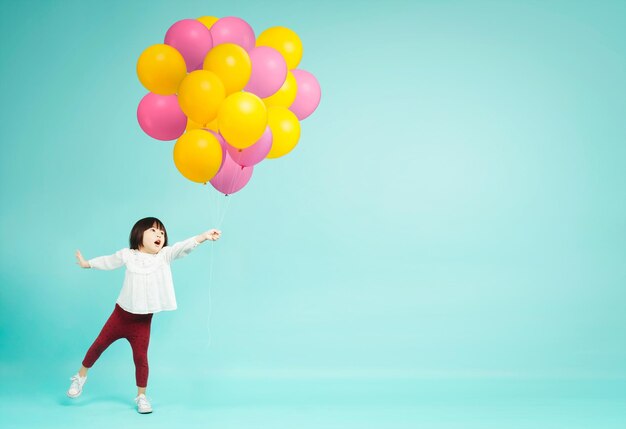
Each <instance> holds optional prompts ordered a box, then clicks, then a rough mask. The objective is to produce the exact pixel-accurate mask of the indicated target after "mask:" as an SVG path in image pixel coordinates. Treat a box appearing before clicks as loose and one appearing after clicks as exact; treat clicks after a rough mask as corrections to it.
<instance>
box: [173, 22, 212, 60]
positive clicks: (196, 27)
mask: <svg viewBox="0 0 626 429" xmlns="http://www.w3.org/2000/svg"><path fill="white" fill-rule="evenodd" d="M165 44H166V45H170V46H172V47H173V48H176V50H178V52H180V53H181V55H182V56H183V58H184V59H185V64H187V72H192V71H194V70H199V69H201V68H202V63H203V62H204V57H205V56H206V54H207V52H209V51H210V50H211V48H212V47H213V36H211V32H210V31H209V29H208V28H206V26H205V25H204V24H203V23H201V22H200V21H196V20H195V19H183V20H182V21H178V22H176V23H175V24H174V25H172V26H171V27H170V29H169V30H167V33H165Z"/></svg>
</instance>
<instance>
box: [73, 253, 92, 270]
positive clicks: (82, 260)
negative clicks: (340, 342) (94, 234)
mask: <svg viewBox="0 0 626 429" xmlns="http://www.w3.org/2000/svg"><path fill="white" fill-rule="evenodd" d="M76 259H77V261H76V263H77V264H78V265H80V266H81V267H83V268H91V266H90V265H89V262H87V261H85V258H83V255H82V254H81V253H80V250H77V251H76Z"/></svg>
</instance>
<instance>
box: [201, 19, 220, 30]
mask: <svg viewBox="0 0 626 429" xmlns="http://www.w3.org/2000/svg"><path fill="white" fill-rule="evenodd" d="M218 19H219V18H217V17H215V16H201V17H200V18H198V21H200V22H201V23H203V24H204V26H205V27H206V28H208V29H209V30H210V29H211V27H212V26H213V24H215V21H217V20H218Z"/></svg>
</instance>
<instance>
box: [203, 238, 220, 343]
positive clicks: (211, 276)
mask: <svg viewBox="0 0 626 429" xmlns="http://www.w3.org/2000/svg"><path fill="white" fill-rule="evenodd" d="M216 248H217V247H216V246H215V242H214V241H212V242H211V262H210V263H209V287H208V292H209V309H208V314H207V319H206V328H207V343H206V347H205V349H208V348H209V347H211V313H212V310H213V308H212V307H213V299H212V298H211V287H212V286H213V265H214V259H215V258H214V255H213V254H214V253H215V249H216Z"/></svg>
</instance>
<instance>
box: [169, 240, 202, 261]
mask: <svg viewBox="0 0 626 429" xmlns="http://www.w3.org/2000/svg"><path fill="white" fill-rule="evenodd" d="M198 244H200V243H198V242H197V241H196V237H195V236H194V237H191V238H188V239H187V240H183V241H179V242H178V243H174V244H173V245H172V246H166V247H164V248H163V250H161V251H162V252H165V260H166V261H167V262H168V263H170V262H172V261H173V260H174V259H180V258H183V257H185V256H187V255H188V254H189V253H191V251H192V250H193V249H195V248H196V247H198Z"/></svg>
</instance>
